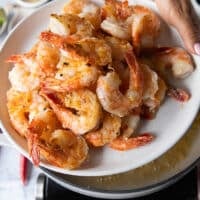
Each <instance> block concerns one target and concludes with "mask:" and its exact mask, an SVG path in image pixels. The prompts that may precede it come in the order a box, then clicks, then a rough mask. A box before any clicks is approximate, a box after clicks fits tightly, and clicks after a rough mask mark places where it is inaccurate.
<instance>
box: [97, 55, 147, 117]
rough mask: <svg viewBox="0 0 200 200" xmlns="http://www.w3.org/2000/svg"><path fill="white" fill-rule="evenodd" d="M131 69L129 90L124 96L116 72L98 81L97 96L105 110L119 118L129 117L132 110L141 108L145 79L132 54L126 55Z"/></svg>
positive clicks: (101, 77)
mask: <svg viewBox="0 0 200 200" xmlns="http://www.w3.org/2000/svg"><path fill="white" fill-rule="evenodd" d="M125 59H126V61H127V63H128V66H129V69H130V80H129V88H128V90H127V91H126V94H125V95H123V94H122V93H121V92H120V91H119V85H120V83H121V81H120V79H119V76H118V75H117V73H116V72H109V73H107V74H106V75H105V76H100V77H99V79H98V81H97V89H96V92H97V96H98V98H99V101H100V102H101V105H102V106H103V108H104V109H105V110H106V111H107V112H110V113H112V114H115V115H117V116H119V117H123V116H125V115H127V114H128V113H129V112H130V110H131V109H133V108H135V107H139V106H140V105H141V101H142V94H143V77H142V72H141V71H140V66H139V64H138V62H137V60H136V58H135V55H134V54H133V53H132V52H128V53H126V55H125Z"/></svg>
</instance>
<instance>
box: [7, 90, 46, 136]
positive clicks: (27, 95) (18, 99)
mask: <svg viewBox="0 0 200 200" xmlns="http://www.w3.org/2000/svg"><path fill="white" fill-rule="evenodd" d="M7 107H8V113H9V116H10V121H11V123H12V125H13V127H14V128H15V130H17V132H18V133H19V134H20V135H22V136H24V137H25V136H26V135H27V132H28V129H27V128H28V124H29V122H30V121H31V120H32V119H33V118H34V117H35V116H36V115H37V114H38V113H41V112H43V111H44V110H46V109H47V108H48V102H47V101H45V99H43V98H42V97H41V96H39V94H38V93H37V91H29V92H19V91H16V90H15V89H13V88H11V89H10V90H9V91H8V92H7Z"/></svg>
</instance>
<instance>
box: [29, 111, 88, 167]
mask: <svg viewBox="0 0 200 200" xmlns="http://www.w3.org/2000/svg"><path fill="white" fill-rule="evenodd" d="M27 140H28V144H29V150H30V155H31V157H32V159H33V162H34V164H35V165H38V164H39V161H40V157H43V158H45V160H47V161H48V162H49V163H50V164H53V165H56V166H58V167H62V168H68V169H73V168H77V167H79V166H80V165H81V163H82V162H83V161H84V160H85V159H86V157H87V154H88V147H87V144H86V142H85V140H84V138H82V137H81V136H76V135H74V134H73V133H72V132H71V131H68V130H63V129H61V125H60V123H59V121H58V120H57V118H56V115H55V114H54V112H53V111H52V110H46V111H44V112H43V113H40V114H39V115H37V116H36V117H35V118H34V119H33V120H32V121H31V123H30V125H29V134H28V137H27Z"/></svg>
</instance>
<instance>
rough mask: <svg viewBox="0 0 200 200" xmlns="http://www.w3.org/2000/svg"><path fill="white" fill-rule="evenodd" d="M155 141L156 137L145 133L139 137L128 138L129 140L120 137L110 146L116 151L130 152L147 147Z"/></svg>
mask: <svg viewBox="0 0 200 200" xmlns="http://www.w3.org/2000/svg"><path fill="white" fill-rule="evenodd" d="M153 139H154V136H153V135H151V134H149V133H144V134H142V135H139V136H137V137H133V138H128V139H127V138H123V137H121V136H120V137H118V138H116V139H114V140H113V141H112V142H111V143H110V145H109V146H110V147H111V148H112V149H115V150H119V151H125V150H130V149H134V148H137V147H140V146H143V145H146V144H147V143H149V142H151V141H152V140H153Z"/></svg>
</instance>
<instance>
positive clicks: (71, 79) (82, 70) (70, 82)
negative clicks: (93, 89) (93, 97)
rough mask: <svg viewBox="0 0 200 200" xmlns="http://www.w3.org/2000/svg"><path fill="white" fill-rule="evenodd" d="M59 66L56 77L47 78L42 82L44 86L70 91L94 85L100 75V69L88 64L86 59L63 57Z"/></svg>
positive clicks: (59, 90)
mask: <svg viewBox="0 0 200 200" xmlns="http://www.w3.org/2000/svg"><path fill="white" fill-rule="evenodd" d="M57 68H58V71H57V72H56V73H55V77H52V78H46V79H45V81H44V82H43V83H42V85H43V87H44V88H46V89H51V90H55V91H58V92H65V91H68V92H69V91H72V90H77V89H81V88H85V87H90V86H92V85H93V84H94V83H96V81H97V78H98V76H99V72H98V69H97V68H96V67H95V66H91V65H90V64H88V63H87V62H86V60H85V59H78V60H75V59H69V58H66V57H61V59H60V62H59V63H58V65H57Z"/></svg>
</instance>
